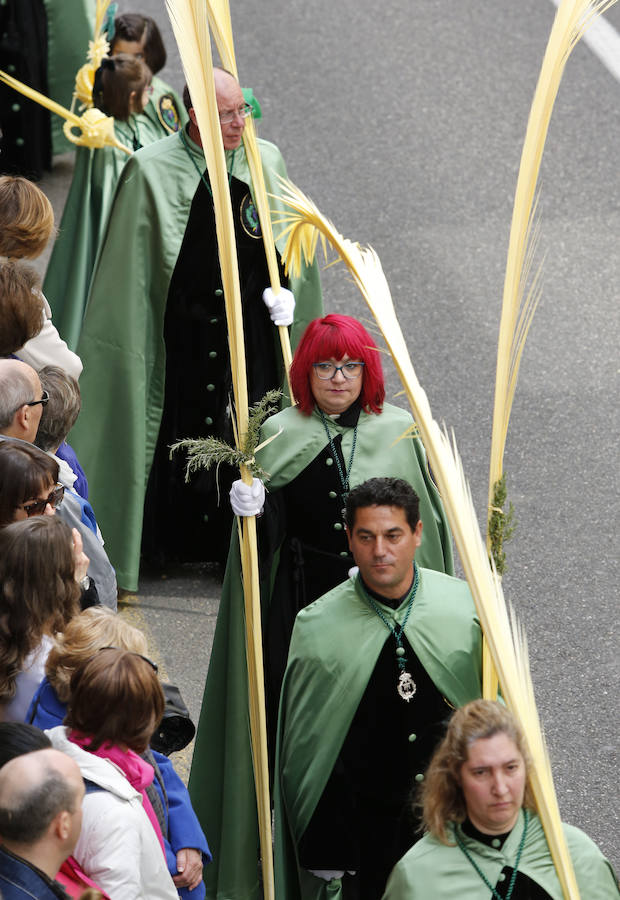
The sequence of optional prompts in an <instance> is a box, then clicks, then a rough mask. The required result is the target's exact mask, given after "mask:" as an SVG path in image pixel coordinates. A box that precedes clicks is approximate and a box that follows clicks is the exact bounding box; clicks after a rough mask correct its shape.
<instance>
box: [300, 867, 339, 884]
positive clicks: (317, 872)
mask: <svg viewBox="0 0 620 900" xmlns="http://www.w3.org/2000/svg"><path fill="white" fill-rule="evenodd" d="M308 871H309V872H310V874H311V875H314V876H315V878H322V879H323V881H331V880H332V878H344V869H333V870H332V869H308Z"/></svg>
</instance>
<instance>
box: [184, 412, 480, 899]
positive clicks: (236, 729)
mask: <svg viewBox="0 0 620 900" xmlns="http://www.w3.org/2000/svg"><path fill="white" fill-rule="evenodd" d="M411 424H412V419H411V416H410V415H409V413H407V412H405V411H404V410H402V409H398V408H397V407H395V406H391V405H390V404H389V403H386V404H385V406H384V409H383V412H382V413H381V414H380V415H373V414H368V413H365V412H362V413H361V414H360V419H359V424H358V438H357V449H356V452H355V456H354V459H353V467H352V469H351V485H352V486H354V485H357V484H361V483H362V482H363V481H365V480H366V479H367V478H371V477H372V476H375V475H384V476H394V477H400V478H405V479H406V480H407V481H409V482H410V483H411V484H412V485H413V487H414V489H415V490H416V491H417V492H418V494H419V496H420V509H421V515H422V518H423V520H424V530H423V532H422V535H423V542H424V547H423V548H420V550H422V549H423V550H424V558H425V560H426V562H425V564H426V565H427V566H433V567H436V568H437V569H440V570H444V569H446V570H447V571H448V572H450V573H452V571H453V558H452V539H451V535H450V530H449V527H448V524H447V521H446V519H445V514H444V511H443V506H442V503H441V499H440V497H439V493H438V491H437V488H436V487H435V485H434V483H433V481H432V479H431V477H430V475H429V472H428V465H427V462H426V453H425V450H424V447H423V446H422V443H421V442H420V440H419V439H418V438H415V439H411V438H407V439H404V440H402V441H398V440H397V439H398V438H399V437H400V436H401V435H402V434H403V433H404V432H405V431H406V430H407V428H409V427H410V426H411ZM330 427H331V428H332V432H334V431H337V432H339V433H342V434H343V445H342V452H343V454H344V456H345V459H348V458H349V453H350V449H351V441H352V438H353V429H352V428H345V427H342V426H340V425H339V424H338V423H337V422H335V421H334V420H330ZM280 428H282V434H281V435H280V436H279V437H276V438H275V439H274V440H272V441H271V443H269V444H267V446H265V447H263V448H262V449H261V450H259V451H258V453H257V454H256V458H257V462H259V463H260V465H261V466H263V468H264V469H265V470H266V471H267V472H268V473H269V474H270V476H271V477H270V480H269V482H268V485H267V486H268V489H269V491H270V492H272V491H277V490H278V489H280V488H281V487H283V486H284V485H286V484H288V483H289V482H290V481H292V480H293V478H295V477H296V476H297V475H298V474H299V473H300V472H301V471H302V470H303V469H304V468H305V467H306V466H307V465H308V464H309V463H310V462H311V461H312V460H313V459H314V458H315V457H316V456H317V455H318V454H319V453H320V452H321V451H322V450H323V448H324V447H325V445H326V443H327V439H326V437H325V430H324V428H323V425H322V423H321V419H320V417H319V415H318V414H317V413H316V412H314V413H313V414H312V415H310V416H305V415H303V414H302V413H300V412H299V410H298V409H294V408H289V409H285V410H282V412H280V413H278V414H277V415H275V416H272V417H271V418H270V419H267V421H266V422H265V423H264V425H263V428H262V431H261V439H260V440H261V442H262V441H263V440H266V439H267V438H268V437H270V436H271V435H274V434H276V433H277V432H278V431H279V429H280ZM395 442H396V443H395ZM378 448H381V450H380V452H378ZM418 552H419V553H420V551H418ZM421 556H422V554H421ZM421 556H420V558H421ZM277 560H278V556H277V555H276V558H275V560H274V565H273V570H272V573H271V574H270V575H269V576H268V577H267V579H266V582H268V583H263V584H262V586H261V606H262V613H263V627H264V625H265V621H266V617H267V616H266V614H267V610H268V608H269V602H270V594H271V588H272V586H273V576H274V574H275V570H276V567H277ZM240 568H241V563H240V557H239V541H238V539H237V534H236V531H235V532H233V535H232V541H231V548H230V553H229V557H228V564H227V566H226V575H225V578H224V584H223V587H222V596H221V599H220V607H219V612H218V618H217V626H216V630H215V638H214V642H213V648H212V651H211V659H210V663H209V672H208V676H207V683H206V686H205V693H204V697H203V702H202V708H201V713H200V721H199V724H198V731H197V735H196V744H195V749H194V761H193V765H192V770H191V774H190V781H189V790H190V794H191V797H192V804H193V807H194V810H195V811H196V814H197V815H198V818H199V819H200V821H201V824H202V827H203V828H204V829H205V831H206V832H207V834H208V838H209V844H210V846H211V847H212V849H213V859H214V861H213V863H212V864H211V865H210V866H209V867H208V869H207V870H206V872H205V882H206V884H207V896H209V897H214V898H215V897H218V898H222V900H223V898H226V900H230V898H234V900H246V898H247V900H249V898H251V897H257V898H258V897H259V896H260V885H259V881H258V872H257V868H256V864H255V852H254V849H253V848H255V847H256V846H257V845H258V824H257V819H256V795H255V792H254V776H253V768H252V756H251V751H250V742H249V723H248V715H249V714H248V675H247V666H246V657H245V622H244V613H243V589H242V586H241V579H240ZM468 602H469V601H468Z"/></svg>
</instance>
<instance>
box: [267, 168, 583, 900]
mask: <svg viewBox="0 0 620 900" xmlns="http://www.w3.org/2000/svg"><path fill="white" fill-rule="evenodd" d="M281 199H282V200H283V202H284V203H285V204H286V205H287V206H288V207H289V209H290V213H287V214H286V215H284V216H283V217H282V218H281V220H280V223H281V224H282V225H283V226H284V232H283V234H284V235H285V236H286V248H285V252H284V257H285V262H286V265H287V266H289V267H290V268H291V270H292V271H293V272H295V271H296V267H299V266H300V265H301V260H302V257H303V258H305V259H306V260H309V259H310V258H311V255H312V252H313V248H316V246H317V239H318V233H320V235H321V237H322V239H323V241H324V242H327V243H328V244H329V245H330V246H331V247H333V249H334V250H335V251H336V252H337V254H338V255H339V256H340V258H341V259H342V260H343V261H344V262H345V264H346V265H347V267H348V269H349V271H350V273H351V275H352V276H353V279H354V281H355V283H356V284H357V286H358V287H359V289H360V291H361V293H362V296H363V297H364V300H365V301H366V303H367V304H368V306H369V307H370V310H371V312H372V314H373V316H374V318H375V320H376V323H377V325H378V327H379V329H380V331H381V333H382V335H383V338H384V340H385V343H386V345H387V348H388V350H389V352H390V355H391V357H392V359H393V361H394V364H395V366H396V369H397V371H398V374H399V376H400V379H401V382H402V384H403V387H404V390H405V394H406V396H407V399H408V401H409V404H410V406H411V410H412V412H413V416H414V418H415V421H416V424H417V427H418V431H419V434H420V437H421V439H422V442H423V443H424V446H425V447H426V451H427V453H428V458H429V462H430V465H431V468H432V470H433V474H434V476H435V479H436V481H437V485H438V487H439V491H440V493H441V497H442V500H443V504H444V507H445V510H446V515H447V517H448V521H449V523H450V527H451V529H452V533H453V535H454V540H455V543H456V546H457V549H458V552H459V556H460V559H461V562H462V564H463V569H464V571H465V575H466V578H467V581H468V583H469V586H470V589H471V592H472V595H473V597H474V601H475V604H476V610H477V612H478V617H479V619H480V624H481V626H482V631H483V634H484V635H485V637H486V639H487V642H488V646H489V651H490V654H491V658H492V660H493V663H494V665H495V668H496V670H497V672H498V674H499V680H500V684H501V687H502V694H503V697H504V699H505V700H506V703H507V705H508V707H509V708H510V709H511V710H512V711H513V712H514V714H515V715H516V716H517V717H518V719H519V721H520V722H521V724H522V726H523V729H524V733H525V735H526V739H527V743H528V748H529V750H530V753H531V755H532V759H533V762H534V764H533V768H532V775H531V783H532V788H533V791H534V796H535V798H536V803H537V807H538V811H539V814H540V818H541V821H542V823H543V826H544V829H545V834H546V836H547V841H548V843H549V847H550V850H551V853H552V856H553V860H554V863H555V866H556V870H557V872H558V877H559V879H560V882H561V884H562V890H563V891H564V896H565V898H566V900H577V898H578V897H579V890H578V888H577V883H576V880H575V875H574V871H573V866H572V862H571V859H570V856H569V853H568V848H567V846H566V841H565V838H564V832H563V830H562V826H561V820H560V813H559V809H558V803H557V798H556V794H555V788H554V785H553V776H552V774H551V766H550V764H549V758H548V755H547V751H546V748H545V742H544V738H543V736H542V733H541V729H540V723H539V720H538V713H537V710H536V703H535V701H534V691H533V687H532V683H531V678H530V675H529V664H528V658H527V645H526V643H525V640H524V638H523V636H522V633H521V631H520V629H519V628H518V626H517V624H516V620H515V619H514V616H512V618H511V614H510V612H509V611H508V609H507V607H506V603H505V600H504V596H503V593H502V587H501V581H500V579H499V577H498V576H497V575H496V573H495V570H494V569H493V568H491V566H490V565H489V560H488V556H487V552H486V547H485V544H484V541H483V539H482V535H481V533H480V527H479V525H478V520H477V517H476V512H475V509H474V505H473V502H472V498H471V493H470V490H469V485H468V483H467V480H466V478H465V475H464V472H463V468H462V464H461V460H460V457H459V454H458V451H457V449H456V441H455V439H454V435H452V440H450V438H449V437H448V434H447V433H446V431H445V430H442V429H441V428H440V427H439V425H438V423H437V422H436V421H435V419H434V418H433V415H432V412H431V408H430V404H429V402H428V398H427V396H426V393H425V391H424V389H423V388H422V386H421V385H420V382H419V381H418V378H417V375H416V373H415V370H414V368H413V364H412V362H411V358H410V356H409V352H408V350H407V346H406V344H405V339H404V337H403V333H402V331H401V328H400V324H399V322H398V319H397V317H396V312H395V309H394V304H393V303H392V297H391V294H390V289H389V287H388V284H387V281H386V278H385V275H384V273H383V269H382V268H381V263H380V261H379V257H378V256H377V254H376V253H375V251H374V250H373V249H372V248H370V247H367V248H363V247H360V246H359V245H358V244H356V243H354V242H353V241H350V240H347V239H346V238H344V237H343V236H342V235H341V234H339V233H338V232H337V231H336V229H335V228H334V226H333V225H332V223H331V222H329V221H328V220H327V219H326V218H325V217H324V216H322V214H321V213H320V212H319V210H318V209H317V207H316V206H315V205H314V204H313V203H312V201H311V200H309V199H308V198H307V197H306V196H305V195H304V194H303V193H302V192H301V191H300V190H299V189H298V188H296V187H295V186H294V185H292V184H291V183H290V182H286V181H282V196H281Z"/></svg>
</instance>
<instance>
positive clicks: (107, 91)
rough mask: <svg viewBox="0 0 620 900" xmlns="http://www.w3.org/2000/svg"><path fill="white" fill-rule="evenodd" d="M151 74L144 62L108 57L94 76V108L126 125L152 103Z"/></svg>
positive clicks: (134, 59)
mask: <svg viewBox="0 0 620 900" xmlns="http://www.w3.org/2000/svg"><path fill="white" fill-rule="evenodd" d="M150 83H151V70H150V69H149V68H148V66H146V65H145V64H144V63H143V62H142V60H140V59H136V58H135V57H134V56H128V55H127V54H125V53H120V54H118V55H117V56H114V57H105V58H104V59H102V61H101V65H100V67H99V68H98V69H97V71H96V72H95V80H94V83H93V104H94V105H95V106H96V107H97V109H100V110H101V111H102V112H104V113H105V114H106V115H107V116H113V117H114V118H115V119H118V120H120V121H125V120H126V119H128V118H129V116H130V115H131V114H132V113H141V112H142V110H143V109H144V107H145V106H146V104H147V103H148V102H149V93H148V88H149V85H150Z"/></svg>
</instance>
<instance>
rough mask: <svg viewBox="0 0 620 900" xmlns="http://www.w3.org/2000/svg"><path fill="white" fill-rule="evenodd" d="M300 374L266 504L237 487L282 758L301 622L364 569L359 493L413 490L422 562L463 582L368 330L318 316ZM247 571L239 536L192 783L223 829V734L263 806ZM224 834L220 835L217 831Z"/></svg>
mask: <svg viewBox="0 0 620 900" xmlns="http://www.w3.org/2000/svg"><path fill="white" fill-rule="evenodd" d="M290 375H291V386H292V390H293V394H294V396H295V399H296V401H297V406H295V407H290V408H289V409H285V410H282V412H279V413H277V414H276V415H275V416H272V417H271V418H270V419H267V421H266V422H265V423H264V425H263V428H262V432H261V443H262V442H263V441H266V440H267V439H269V438H271V437H273V436H274V435H277V437H274V438H273V440H271V441H270V442H269V443H268V444H267V445H266V446H263V447H262V449H261V450H259V451H258V452H257V454H256V458H257V461H258V462H259V463H260V465H261V466H262V467H263V469H264V470H265V471H266V472H268V473H269V475H270V479H269V483H268V488H269V493H268V494H267V497H266V499H265V491H264V488H263V485H262V484H261V482H260V481H259V480H258V479H254V483H253V484H252V485H251V486H246V485H243V484H242V483H241V482H240V481H237V482H235V484H234V485H233V488H232V490H231V504H232V506H233V511H234V512H235V514H236V515H256V514H259V513H261V512H263V515H262V516H261V518H260V520H259V552H260V557H261V576H262V577H261V603H262V608H263V628H264V646H265V667H266V688H267V715H268V726H269V732H270V735H271V738H272V750H273V744H274V741H273V736H274V735H275V728H276V721H277V712H278V701H279V696H280V685H281V681H282V677H283V675H284V669H285V667H286V659H287V654H288V646H289V642H290V637H291V632H292V629H293V624H294V621H295V616H296V615H297V613H298V612H299V610H300V609H302V608H303V607H304V606H306V605H307V604H309V603H311V602H312V601H313V600H316V599H317V598H318V597H320V596H321V595H322V594H324V593H326V592H327V591H329V590H331V589H332V588H333V587H335V586H336V585H337V584H340V583H341V582H342V581H344V580H345V579H346V578H347V574H348V571H349V569H350V568H351V566H353V565H354V561H353V558H352V556H351V555H350V552H349V548H348V545H347V538H346V534H345V530H344V522H343V518H342V510H343V506H344V498H345V497H346V495H347V493H348V492H349V491H350V489H351V488H353V487H355V486H356V485H358V484H361V483H362V482H363V481H365V480H366V479H368V478H371V477H373V476H392V477H396V478H403V479H405V480H406V481H408V482H409V484H411V485H412V487H413V488H414V490H415V492H416V493H417V494H418V496H419V499H420V517H421V519H422V522H423V531H422V545H421V547H420V548H419V550H418V551H417V552H416V561H417V562H418V563H419V565H421V566H423V567H425V568H431V569H436V570H438V571H440V572H447V573H448V574H450V575H452V574H453V558H452V543H451V535H450V531H449V528H448V524H447V521H446V518H445V515H444V511H443V506H442V503H441V499H440V497H439V493H438V491H437V488H436V487H435V484H434V483H433V481H432V478H431V476H430V474H429V471H428V465H427V461H426V453H425V451H424V447H423V446H422V443H421V441H420V440H419V438H416V437H405V438H404V439H403V440H399V438H401V437H402V436H403V435H404V434H405V433H406V432H407V431H408V430H409V429H411V428H412V426H413V420H412V418H411V416H410V415H409V413H407V412H405V411H404V410H402V409H399V408H397V407H395V406H392V405H390V404H388V403H385V402H384V397H385V385H384V379H383V371H382V367H381V359H380V351H379V350H378V348H377V346H376V344H375V342H374V340H373V339H372V337H371V336H370V335H369V334H368V332H367V331H366V329H365V328H364V327H363V326H362V325H361V323H360V322H358V321H357V320H356V319H353V318H351V317H350V316H343V315H336V314H333V313H332V314H330V315H327V316H325V317H324V318H321V319H315V320H314V321H312V322H311V323H310V324H309V325H308V327H307V328H306V330H305V332H304V334H303V336H302V338H301V340H300V342H299V344H298V346H297V349H296V351H295V357H294V359H293V364H292V367H291V373H290ZM279 432H281V433H280V434H279ZM263 505H264V510H263ZM240 571H241V569H240V562H239V542H238V540H237V536H236V533H234V534H233V541H232V543H231V549H230V554H229V558H228V565H227V569H226V578H225V581H224V586H223V592H222V597H221V600H220V608H219V614H218V621H217V626H216V631H215V639H214V644H213V650H212V654H211V662H210V665H209V674H208V677H207V685H206V689H205V696H204V700H203V705H202V712H201V718H200V724H199V726H198V735H197V742H198V743H197V748H198V749H197V751H196V752H195V755H194V759H195V760H197V764H196V766H194V768H193V769H192V774H191V780H190V793H191V795H192V803H193V805H194V809H195V810H196V812H197V813H198V816H199V818H203V817H204V818H206V816H207V815H208V816H209V818H210V820H211V823H213V817H214V815H215V818H216V819H217V816H218V811H219V808H220V807H221V811H222V813H224V808H225V806H226V803H227V800H226V790H222V783H225V782H226V775H225V773H222V772H220V771H218V770H219V769H221V766H222V762H221V761H222V759H223V756H222V753H221V751H222V748H221V746H217V742H216V741H214V739H213V738H214V735H224V734H226V736H227V744H226V753H225V754H224V756H225V757H226V765H231V769H230V771H231V772H232V771H233V770H234V772H235V779H236V778H237V776H238V774H239V771H240V770H242V771H245V772H246V773H247V775H248V779H249V780H248V785H247V788H248V790H247V794H248V796H249V797H250V800H251V801H252V802H253V794H252V790H253V786H252V780H251V779H252V767H251V754H250V746H249V741H248V734H247V716H248V713H247V673H246V669H245V666H246V663H245V649H244V637H243V634H244V624H243V602H242V587H241V576H240ZM232 685H234V687H232ZM239 725H241V729H242V731H239ZM231 735H232V737H231ZM233 748H234V752H233ZM233 755H234V757H235V758H234V760H233V759H232V756H233ZM246 764H247V765H246ZM220 774H221V775H222V778H220V777H218V776H219V775H220ZM244 787H245V785H244ZM231 790H232V791H234V792H235V794H236V796H237V797H238V796H239V792H240V791H241V790H243V788H241V787H240V785H239V783H238V781H237V783H236V784H234V783H233V782H231ZM248 815H251V812H250V811H248ZM214 831H215V832H217V831H218V829H217V828H212V829H211V832H210V833H213V832H214ZM219 849H220V848H216V850H215V852H214V858H215V860H216V861H215V863H214V864H213V867H212V868H213V869H214V871H213V872H210V873H208V874H207V878H209V877H210V876H211V877H213V876H217V867H218V859H219V857H220V853H218V852H217V851H218V850H219ZM225 857H226V851H225V850H224V854H223V860H224V861H223V862H222V859H220V860H219V865H220V867H221V868H222V876H221V877H225V875H224V874H223V869H224V866H225Z"/></svg>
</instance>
